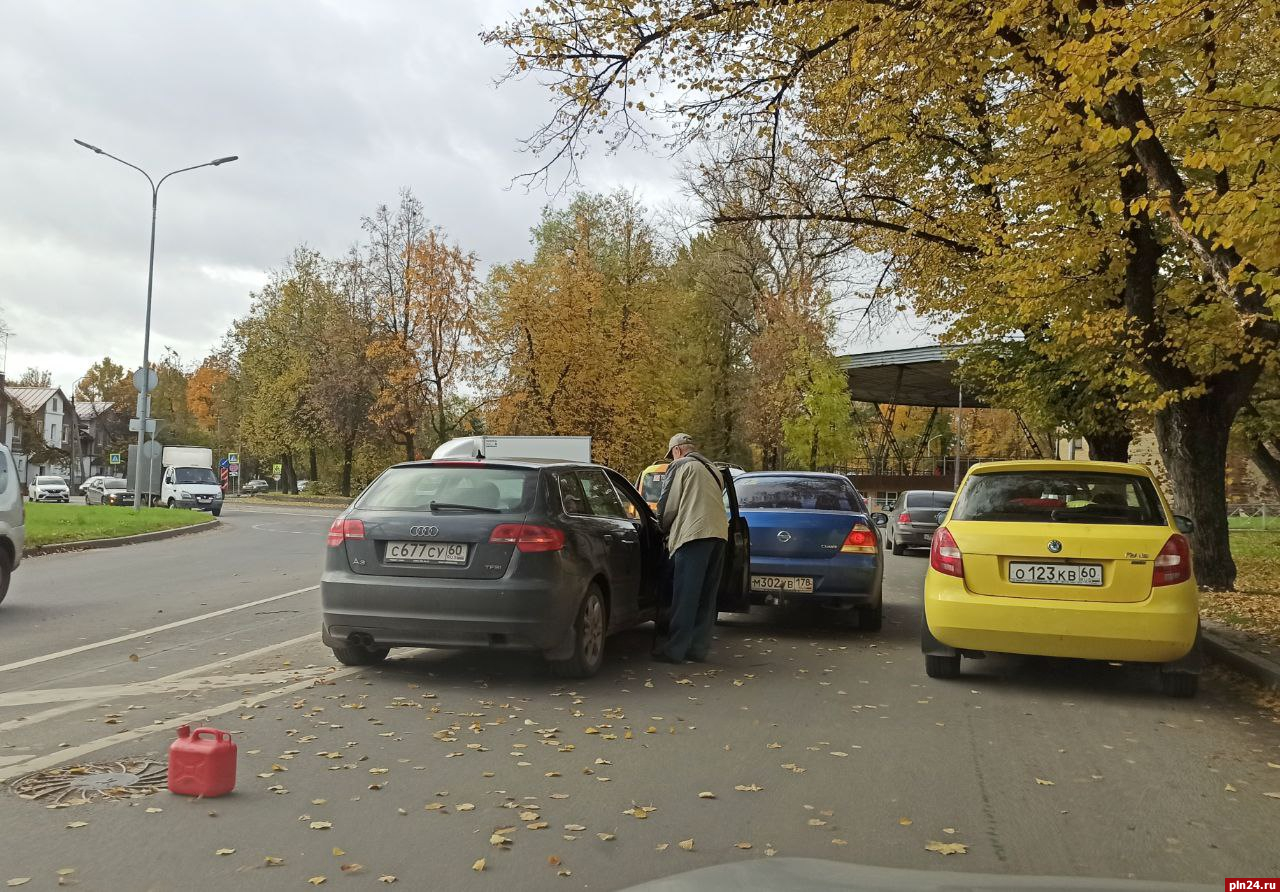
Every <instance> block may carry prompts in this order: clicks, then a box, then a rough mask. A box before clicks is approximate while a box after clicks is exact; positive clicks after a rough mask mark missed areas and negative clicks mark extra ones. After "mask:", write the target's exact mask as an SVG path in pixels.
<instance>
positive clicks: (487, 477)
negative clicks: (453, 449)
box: [357, 465, 538, 514]
mask: <svg viewBox="0 0 1280 892" xmlns="http://www.w3.org/2000/svg"><path fill="white" fill-rule="evenodd" d="M537 489H538V472H537V471H536V470H533V469H531V468H486V467H478V466H474V465H453V466H450V465H423V466H419V467H409V468H388V469H387V471H386V473H384V474H383V475H382V476H381V477H379V478H378V479H377V480H375V481H374V482H373V483H372V484H370V485H369V488H368V489H367V490H365V493H364V495H362V496H361V497H360V501H359V502H358V503H357V507H358V508H360V509H362V510H363V509H375V510H389V511H390V510H398V511H430V510H431V503H432V502H436V503H439V504H447V505H467V506H473V507H475V508H478V509H480V510H485V509H497V510H498V511H501V512H503V513H504V514H524V513H526V512H528V510H529V508H530V507H531V506H532V505H533V496H534V493H535V492H536V491H537ZM446 510H464V509H455V508H450V509H446Z"/></svg>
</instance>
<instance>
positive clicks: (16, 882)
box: [5, 877, 31, 886]
mask: <svg viewBox="0 0 1280 892" xmlns="http://www.w3.org/2000/svg"><path fill="white" fill-rule="evenodd" d="M29 882H31V877H14V878H13V879H11V880H9V882H7V883H5V885H6V886H25V885H26V884H27V883H29Z"/></svg>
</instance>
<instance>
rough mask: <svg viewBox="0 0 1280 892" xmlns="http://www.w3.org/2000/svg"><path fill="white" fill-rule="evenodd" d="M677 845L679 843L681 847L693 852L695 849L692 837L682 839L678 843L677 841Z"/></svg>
mask: <svg viewBox="0 0 1280 892" xmlns="http://www.w3.org/2000/svg"><path fill="white" fill-rule="evenodd" d="M677 845H678V846H680V848H682V849H684V850H685V851H686V852H692V851H693V840H692V839H682V840H680V842H678V843H677Z"/></svg>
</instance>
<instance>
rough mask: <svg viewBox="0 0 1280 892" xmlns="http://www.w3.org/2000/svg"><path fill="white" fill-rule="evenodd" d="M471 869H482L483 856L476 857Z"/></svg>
mask: <svg viewBox="0 0 1280 892" xmlns="http://www.w3.org/2000/svg"><path fill="white" fill-rule="evenodd" d="M471 869H472V870H476V871H479V870H484V859H483V858H478V859H476V862H475V863H474V864H472V865H471Z"/></svg>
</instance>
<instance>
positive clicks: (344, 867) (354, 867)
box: [338, 864, 364, 873]
mask: <svg viewBox="0 0 1280 892" xmlns="http://www.w3.org/2000/svg"><path fill="white" fill-rule="evenodd" d="M338 870H340V871H342V872H343V873H360V872H361V871H363V870H364V865H363V864H339V865H338Z"/></svg>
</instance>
